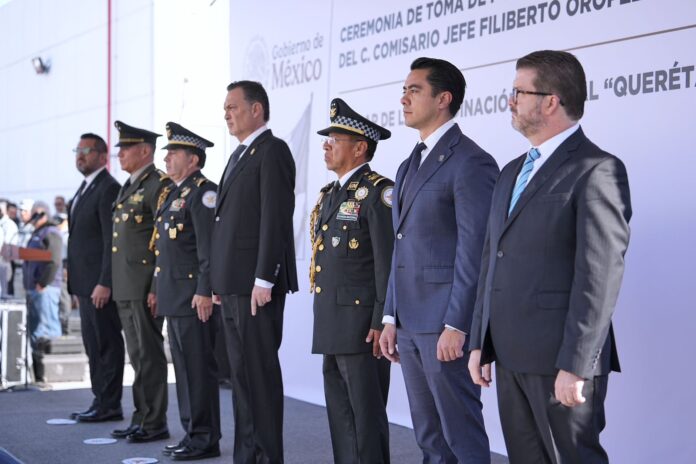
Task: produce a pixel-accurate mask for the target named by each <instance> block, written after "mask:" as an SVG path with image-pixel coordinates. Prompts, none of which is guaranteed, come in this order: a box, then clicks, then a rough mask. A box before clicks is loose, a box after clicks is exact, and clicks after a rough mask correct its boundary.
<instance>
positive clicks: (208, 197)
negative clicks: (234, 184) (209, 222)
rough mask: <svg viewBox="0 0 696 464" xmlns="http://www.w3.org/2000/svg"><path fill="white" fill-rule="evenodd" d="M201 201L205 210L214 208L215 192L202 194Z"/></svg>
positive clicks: (215, 201)
mask: <svg viewBox="0 0 696 464" xmlns="http://www.w3.org/2000/svg"><path fill="white" fill-rule="evenodd" d="M201 201H202V202H203V206H205V207H206V208H211V209H212V208H215V204H216V203H217V192H216V191H215V190H208V191H207V192H205V193H204V194H203V197H202V199H201Z"/></svg>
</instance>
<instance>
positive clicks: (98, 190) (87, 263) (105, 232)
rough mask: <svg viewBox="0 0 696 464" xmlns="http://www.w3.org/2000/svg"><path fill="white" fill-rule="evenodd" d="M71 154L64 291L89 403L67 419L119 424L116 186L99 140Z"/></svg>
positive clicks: (86, 138)
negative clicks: (70, 299)
mask: <svg viewBox="0 0 696 464" xmlns="http://www.w3.org/2000/svg"><path fill="white" fill-rule="evenodd" d="M74 151H75V165H76V166H77V170H78V171H80V173H81V174H82V175H83V176H84V177H85V179H84V180H83V181H82V184H81V185H80V187H79V188H78V190H77V192H76V193H75V196H73V198H72V200H71V201H70V203H69V205H68V224H69V231H70V235H69V239H68V291H69V293H70V294H72V295H75V296H77V299H78V300H79V302H80V324H81V328H82V341H83V342H84V345H85V351H86V352H87V357H88V359H89V377H90V381H91V383H92V395H93V396H94V398H93V399H92V404H91V406H90V407H89V408H88V409H87V410H86V411H84V412H81V413H73V414H72V417H73V418H75V419H77V420H79V421H80V422H101V421H106V420H120V419H123V412H122V410H121V394H122V390H123V387H122V385H123V362H124V352H125V350H124V347H123V337H122V336H121V321H120V320H119V318H118V309H117V308H116V303H114V301H113V300H112V299H111V246H112V245H111V234H112V230H111V229H112V225H111V208H112V206H113V203H114V201H115V200H116V196H117V195H118V191H119V189H120V188H121V186H120V185H119V184H118V182H116V179H114V178H113V177H112V176H111V174H109V171H108V170H107V169H106V162H107V160H108V157H109V154H108V151H107V147H106V143H105V142H104V139H102V138H101V137H99V136H98V135H96V134H83V135H82V136H81V137H80V142H79V143H78V144H77V148H76V149H75V150H74Z"/></svg>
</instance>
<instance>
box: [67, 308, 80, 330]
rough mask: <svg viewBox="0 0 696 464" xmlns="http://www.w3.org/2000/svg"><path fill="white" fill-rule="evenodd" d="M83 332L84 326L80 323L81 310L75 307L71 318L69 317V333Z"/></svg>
mask: <svg viewBox="0 0 696 464" xmlns="http://www.w3.org/2000/svg"><path fill="white" fill-rule="evenodd" d="M81 332H82V327H81V325H80V312H79V311H78V310H76V309H73V310H72V312H71V313H70V319H68V333H69V334H70V335H78V336H79V335H80V333H81Z"/></svg>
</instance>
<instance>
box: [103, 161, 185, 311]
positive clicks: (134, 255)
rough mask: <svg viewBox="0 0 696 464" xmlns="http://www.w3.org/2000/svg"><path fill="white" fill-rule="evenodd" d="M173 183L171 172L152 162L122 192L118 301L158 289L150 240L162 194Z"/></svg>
mask: <svg viewBox="0 0 696 464" xmlns="http://www.w3.org/2000/svg"><path fill="white" fill-rule="evenodd" d="M170 185H171V181H170V180H169V178H168V177H167V175H166V174H165V173H163V172H162V171H160V170H159V169H156V168H155V165H154V164H151V165H150V166H148V167H147V169H145V170H144V171H143V172H142V173H141V174H140V176H138V178H137V179H136V180H135V182H133V183H132V184H131V185H129V186H128V188H121V190H120V192H119V194H118V198H117V199H116V203H115V204H114V208H113V231H114V233H113V242H112V247H111V252H112V253H111V269H112V274H113V276H112V277H113V292H112V294H113V299H114V300H115V301H124V300H142V299H144V298H146V297H147V294H148V292H151V291H154V287H153V286H152V275H153V272H154V270H155V253H154V252H153V251H152V250H151V249H150V240H151V239H152V233H153V229H154V224H155V222H154V218H155V212H156V211H157V203H158V199H159V197H160V193H161V192H162V189H164V188H165V187H169V186H170Z"/></svg>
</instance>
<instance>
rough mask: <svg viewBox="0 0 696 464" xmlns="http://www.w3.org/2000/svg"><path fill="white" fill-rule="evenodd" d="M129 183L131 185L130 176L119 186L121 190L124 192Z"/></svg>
mask: <svg viewBox="0 0 696 464" xmlns="http://www.w3.org/2000/svg"><path fill="white" fill-rule="evenodd" d="M130 185H131V181H130V177H129V178H128V180H127V181H126V183H125V184H123V187H121V191H122V192H125V191H126V190H128V187H130Z"/></svg>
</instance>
